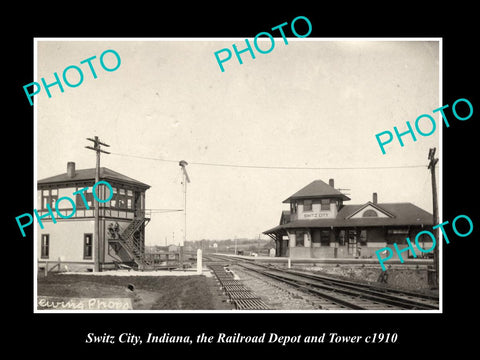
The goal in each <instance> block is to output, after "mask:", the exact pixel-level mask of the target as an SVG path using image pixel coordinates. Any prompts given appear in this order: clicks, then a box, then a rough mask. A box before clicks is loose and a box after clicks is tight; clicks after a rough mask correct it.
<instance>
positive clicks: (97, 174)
mask: <svg viewBox="0 0 480 360" xmlns="http://www.w3.org/2000/svg"><path fill="white" fill-rule="evenodd" d="M87 140H90V141H93V147H91V146H85V147H86V148H87V149H90V150H94V151H95V152H96V153H97V162H96V166H95V184H96V183H98V182H99V181H100V153H101V152H102V153H105V154H110V153H109V152H108V151H105V150H102V149H101V148H100V145H103V146H107V147H110V145H107V144H105V143H103V142H101V141H100V140H99V139H98V136H95V138H94V139H90V138H87ZM98 222H99V205H98V201H95V238H94V241H93V244H94V256H93V258H94V264H95V265H94V271H95V272H99V271H100V256H99V255H100V254H99V249H100V228H99V223H98Z"/></svg>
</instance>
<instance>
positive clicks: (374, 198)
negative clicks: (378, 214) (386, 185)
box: [372, 192, 378, 204]
mask: <svg viewBox="0 0 480 360" xmlns="http://www.w3.org/2000/svg"><path fill="white" fill-rule="evenodd" d="M372 202H373V203H374V204H376V203H377V202H378V196H377V193H376V192H374V193H373V199H372Z"/></svg>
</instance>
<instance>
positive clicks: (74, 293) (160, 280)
mask: <svg viewBox="0 0 480 360" xmlns="http://www.w3.org/2000/svg"><path fill="white" fill-rule="evenodd" d="M37 295H39V296H54V297H65V298H68V297H82V298H131V300H132V307H133V310H226V309H228V310H230V309H231V306H230V304H228V303H226V301H225V299H223V298H222V297H221V296H220V295H221V294H218V286H217V285H216V284H215V280H214V279H213V278H211V277H210V278H209V277H205V276H201V275H192V276H181V277H180V276H109V275H105V276H92V275H77V274H75V275H67V274H58V273H51V274H48V276H47V277H45V276H43V275H39V276H38V278H37Z"/></svg>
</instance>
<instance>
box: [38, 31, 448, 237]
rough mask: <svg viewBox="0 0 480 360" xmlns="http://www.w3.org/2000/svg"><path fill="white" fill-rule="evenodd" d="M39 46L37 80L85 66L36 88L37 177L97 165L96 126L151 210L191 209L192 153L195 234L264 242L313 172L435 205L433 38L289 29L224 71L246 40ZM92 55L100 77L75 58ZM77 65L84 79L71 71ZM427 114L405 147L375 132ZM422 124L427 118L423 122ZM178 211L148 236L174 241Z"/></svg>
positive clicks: (113, 161)
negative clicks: (228, 54) (323, 35)
mask: <svg viewBox="0 0 480 360" xmlns="http://www.w3.org/2000/svg"><path fill="white" fill-rule="evenodd" d="M250 41H252V39H250ZM267 41H269V40H268V39H267ZM36 44H37V54H36V56H37V68H36V70H35V71H36V72H35V80H34V81H37V82H40V79H41V78H42V77H43V78H45V81H46V82H47V83H50V82H53V81H54V77H53V73H54V72H57V73H58V74H59V76H60V77H61V75H62V73H63V70H64V69H65V68H66V67H67V66H70V65H76V66H78V67H80V68H81V69H82V71H83V75H84V79H83V82H82V83H81V84H80V85H79V86H78V87H68V86H66V85H65V84H64V92H63V93H62V92H60V90H59V89H58V87H57V86H54V87H51V88H50V91H51V94H52V97H51V98H48V97H47V95H46V93H45V91H44V89H42V91H41V92H40V93H39V94H38V95H36V96H35V99H34V102H35V112H36V125H35V126H36V134H37V135H36V164H37V168H36V178H37V179H42V178H45V177H49V176H53V175H57V174H60V173H64V172H66V167H67V162H69V161H74V162H75V163H76V168H77V169H84V168H92V167H95V154H94V152H93V151H90V150H87V149H85V146H87V145H91V143H90V142H89V141H87V140H86V138H87V137H93V136H98V137H99V138H100V139H101V140H102V141H104V142H106V143H107V144H109V145H110V148H109V149H108V150H109V151H111V152H112V154H110V155H107V154H102V158H101V166H105V167H108V168H110V169H112V170H115V171H118V172H120V173H122V174H125V175H127V176H129V177H132V178H134V179H136V180H139V181H141V182H144V183H147V184H149V185H150V186H151V188H150V189H149V190H147V193H146V207H147V208H149V209H177V210H182V209H183V207H184V205H183V204H184V194H183V185H182V173H181V168H180V167H179V165H178V161H180V160H185V161H187V162H188V163H189V165H188V166H187V167H186V169H187V171H188V174H189V177H190V179H191V182H190V183H189V184H188V185H187V240H200V239H233V238H234V237H237V238H258V237H259V236H260V237H261V238H262V239H268V237H267V236H266V235H262V234H261V233H262V232H263V231H265V230H267V229H270V228H272V227H274V226H276V225H278V222H279V220H280V214H281V211H282V210H284V209H288V204H283V203H282V201H283V200H285V199H286V198H288V197H289V196H290V195H292V194H293V193H295V192H296V191H298V190H299V189H301V188H302V187H304V186H306V185H308V184H309V183H310V182H312V181H314V180H317V179H321V180H323V181H325V182H327V183H328V180H329V179H330V178H333V179H334V180H335V187H336V188H342V189H348V190H342V191H343V192H345V193H347V194H348V196H349V197H350V198H351V200H350V201H349V203H350V204H362V203H365V202H367V201H370V200H371V198H372V193H373V192H377V193H378V201H379V203H382V202H386V203H389V202H411V203H413V204H415V205H417V206H419V207H421V208H423V209H425V210H427V211H429V212H432V195H431V192H432V190H431V182H430V172H429V171H428V170H427V164H428V159H427V155H428V149H429V148H431V147H437V154H439V155H440V157H441V144H440V142H439V139H440V136H441V128H442V126H438V125H439V124H441V120H440V115H439V114H438V113H436V114H433V113H432V111H433V109H436V108H438V107H440V106H441V105H442V104H441V98H440V96H439V93H440V90H441V87H440V86H441V84H440V81H441V79H440V77H439V73H440V71H441V69H440V61H441V58H440V56H439V42H438V41H437V40H436V39H430V40H422V41H419V40H417V41H412V40H403V41H399V40H397V41H393V40H388V39H387V40H385V39H382V40H378V41H372V40H370V41H359V40H356V41H338V40H334V39H314V38H304V39H296V38H289V39H288V45H285V44H284V42H283V39H282V38H278V39H276V42H275V47H274V49H273V50H272V51H271V52H270V53H268V54H260V53H258V52H256V51H255V50H254V52H255V56H256V58H255V59H252V58H251V56H250V55H249V53H248V52H247V53H244V54H242V60H243V64H242V65H240V64H239V62H238V61H237V60H236V58H235V55H233V56H232V59H231V60H230V61H228V62H225V63H224V67H225V72H221V70H220V68H219V66H218V64H217V62H216V59H215V56H214V53H215V52H216V51H218V50H221V49H223V48H229V49H230V50H231V51H232V52H233V50H232V44H237V46H238V48H239V49H242V48H244V46H245V39H243V38H231V39H198V40H197V39H148V41H147V40H145V39H129V40H128V41H126V40H125V39H123V40H119V39H99V40H96V41H92V39H75V40H73V39H68V38H65V39H37V43H36ZM267 45H268V44H263V46H264V47H265V48H267ZM263 46H262V48H263ZM108 49H112V50H115V51H116V52H117V53H118V54H119V56H120V58H121V64H120V66H119V68H118V69H117V70H115V71H112V72H107V71H105V70H103V69H102V67H101V66H100V63H99V58H100V55H101V54H102V53H103V52H104V51H105V50H108ZM92 56H96V59H94V60H92V65H93V66H94V68H95V71H96V74H97V78H96V79H94V78H93V77H92V74H91V72H90V70H89V68H88V65H87V64H80V62H81V61H83V60H85V59H88V58H90V57H92ZM104 60H105V64H106V65H107V66H108V67H113V66H114V65H115V63H116V61H115V58H114V57H113V56H112V54H106V55H105V57H104ZM68 75H69V79H70V81H71V82H72V83H74V82H76V81H75V80H78V78H75V76H76V75H75V71H70V72H69V73H68ZM422 114H429V115H432V116H433V117H434V118H435V119H436V120H437V130H436V131H435V132H434V133H433V134H432V135H431V136H428V137H422V136H418V134H417V141H416V142H414V141H413V140H412V139H411V137H409V136H408V135H407V136H405V137H404V138H403V139H404V142H405V146H404V147H401V146H400V144H399V143H398V141H396V140H394V141H393V142H392V143H391V144H389V145H387V146H386V154H385V155H384V154H382V152H381V150H380V147H379V145H378V143H377V141H376V139H375V134H378V133H380V132H382V131H386V130H389V131H392V132H393V127H394V126H397V127H398V128H399V130H406V129H407V127H406V121H409V122H410V123H411V124H412V126H413V125H414V123H415V119H416V118H417V117H418V116H420V115H422ZM420 126H421V128H422V129H424V132H427V131H428V130H429V129H431V125H429V124H428V123H427V122H425V123H421V125H420ZM161 159H163V160H166V161H162V160H161ZM207 164H210V165H207ZM212 164H217V165H219V164H222V165H234V166H213V165H212ZM440 164H441V163H440ZM419 165H420V166H421V165H424V166H422V167H402V168H386V167H398V166H419ZM244 166H255V167H254V168H248V167H244ZM269 167H270V168H269ZM271 167H286V168H288V167H291V168H295V169H273V168H271ZM368 167H376V169H365V168H368ZM299 168H315V169H299ZM352 168H354V169H352ZM359 168H360V169H359ZM439 172H441V169H440V170H437V175H438V174H439ZM438 185H439V187H440V186H441V179H440V184H438ZM183 220H184V213H183V211H177V212H170V213H154V214H152V218H151V221H150V223H149V224H148V226H147V228H146V243H147V245H164V244H165V243H167V244H170V243H178V242H179V241H180V239H181V238H182V237H183V231H184V225H183Z"/></svg>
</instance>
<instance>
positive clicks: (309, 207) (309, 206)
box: [303, 200, 312, 211]
mask: <svg viewBox="0 0 480 360" xmlns="http://www.w3.org/2000/svg"><path fill="white" fill-rule="evenodd" d="M303 211H312V200H303Z"/></svg>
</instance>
